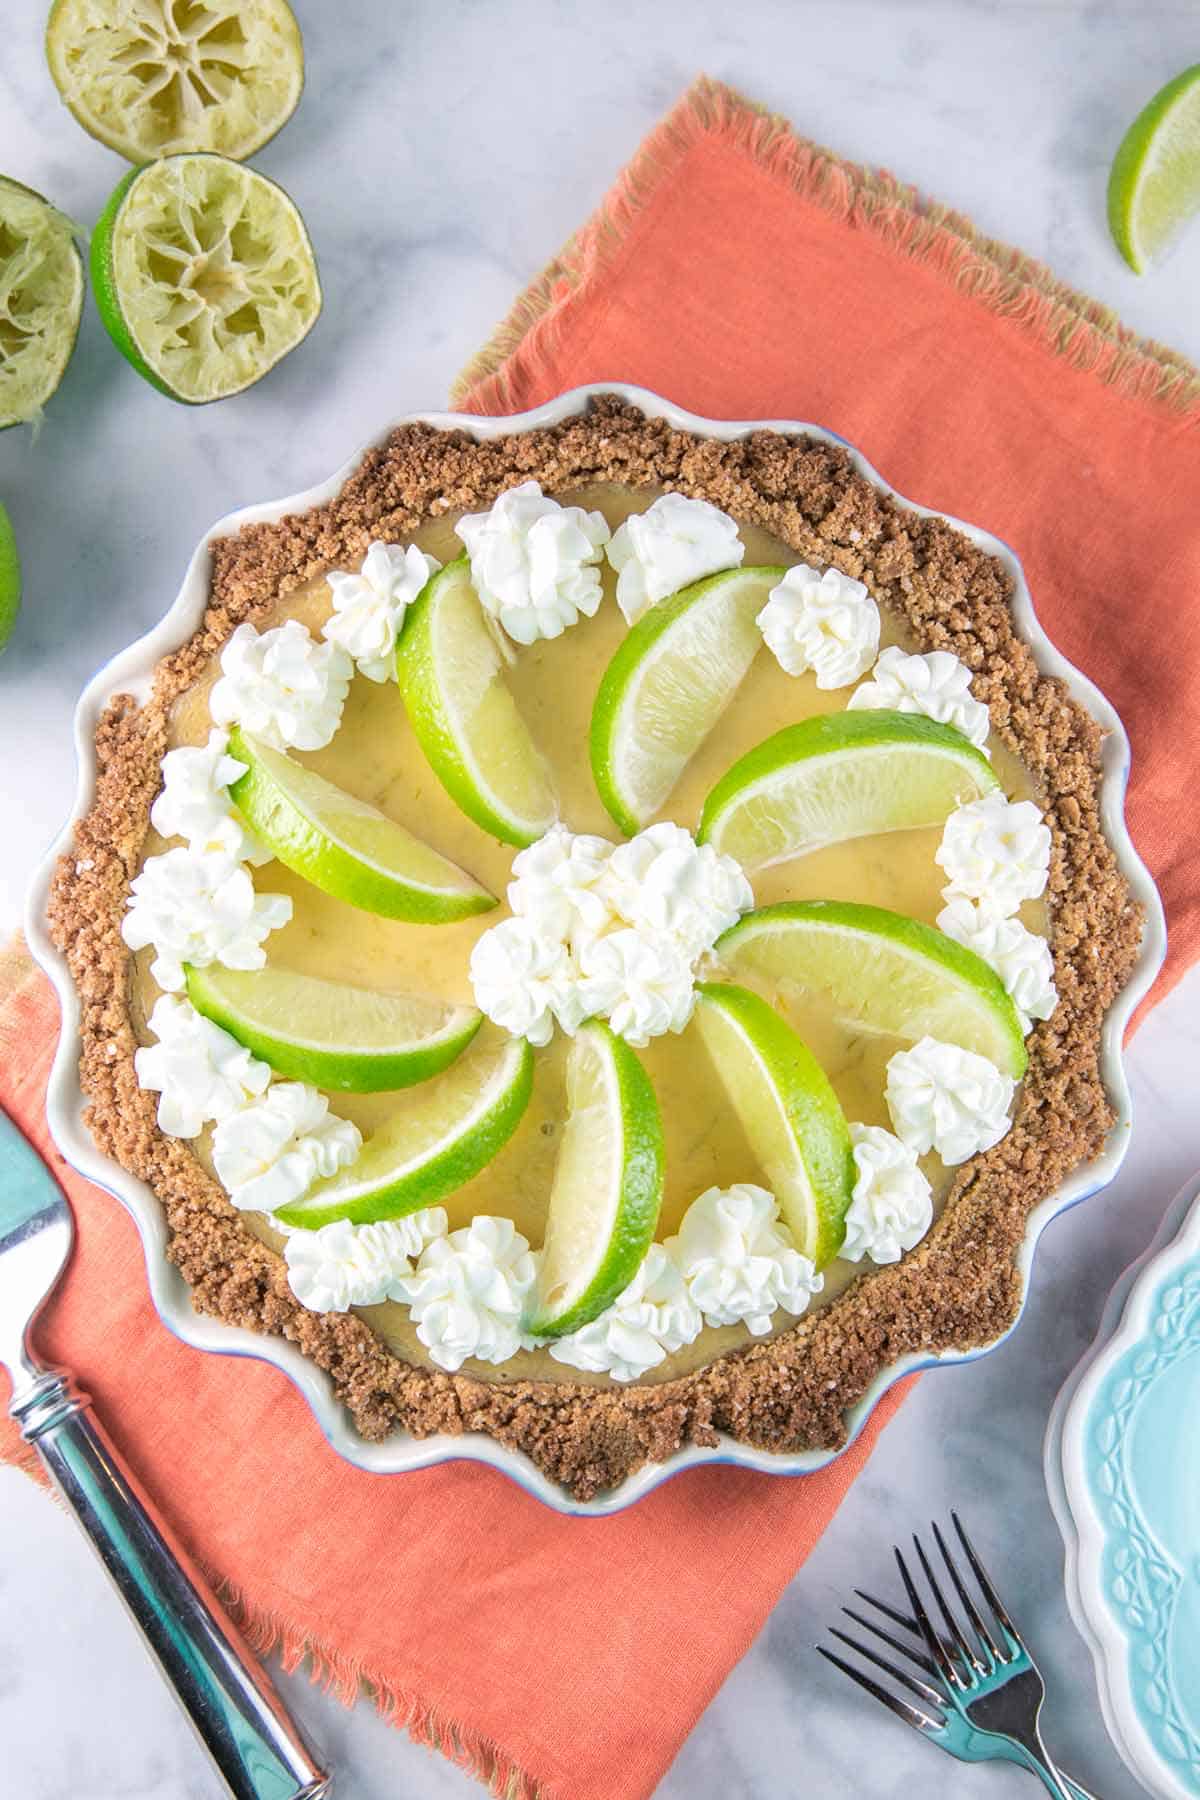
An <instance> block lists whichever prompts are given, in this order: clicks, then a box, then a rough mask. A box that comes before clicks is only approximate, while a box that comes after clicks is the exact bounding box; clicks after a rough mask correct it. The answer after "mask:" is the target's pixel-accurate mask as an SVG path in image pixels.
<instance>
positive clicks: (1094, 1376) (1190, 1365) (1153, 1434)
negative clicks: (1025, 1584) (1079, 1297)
mask: <svg viewBox="0 0 1200 1800" xmlns="http://www.w3.org/2000/svg"><path fill="white" fill-rule="evenodd" d="M1046 1476H1047V1483H1048V1485H1049V1489H1050V1499H1051V1503H1052V1505H1053V1507H1054V1511H1055V1514H1056V1516H1057V1518H1058V1523H1059V1527H1060V1529H1061V1531H1062V1534H1063V1539H1064V1541H1065V1543H1066V1548H1067V1600H1068V1603H1069V1605H1070V1608H1071V1613H1072V1616H1073V1618H1074V1620H1075V1623H1076V1625H1077V1626H1078V1628H1079V1630H1080V1632H1081V1633H1082V1635H1083V1637H1084V1638H1085V1639H1086V1641H1087V1644H1088V1647H1089V1648H1090V1650H1091V1652H1092V1657H1093V1659H1094V1661H1095V1664H1096V1676H1097V1681H1098V1684H1099V1689H1100V1703H1101V1707H1102V1709H1103V1712H1104V1719H1105V1723H1106V1725H1107V1726H1108V1730H1109V1734H1110V1736H1111V1737H1112V1739H1113V1742H1114V1743H1115V1744H1116V1746H1117V1749H1118V1750H1119V1751H1120V1753H1121V1755H1122V1756H1123V1757H1124V1759H1125V1761H1126V1762H1127V1763H1128V1765H1129V1767H1130V1769H1131V1770H1132V1771H1133V1773H1134V1774H1135V1775H1136V1776H1137V1778H1138V1780H1139V1781H1140V1782H1141V1783H1142V1784H1143V1786H1145V1787H1146V1788H1147V1789H1148V1790H1149V1791H1150V1792H1151V1793H1152V1794H1155V1795H1159V1796H1161V1800H1196V1796H1200V1177H1198V1178H1196V1179H1195V1180H1193V1181H1191V1182H1189V1184H1188V1186H1187V1187H1186V1188H1185V1189H1184V1191H1183V1193H1182V1194H1180V1195H1179V1196H1178V1198H1177V1199H1176V1200H1175V1202H1174V1203H1173V1205H1172V1206H1171V1207H1170V1208H1169V1209H1168V1213H1167V1217H1166V1219H1165V1220H1164V1222H1163V1226H1162V1229H1161V1230H1160V1232H1159V1234H1158V1237H1157V1238H1156V1239H1155V1242H1154V1243H1153V1244H1152V1245H1151V1247H1150V1249H1149V1250H1148V1251H1147V1252H1146V1254H1145V1256H1143V1257H1142V1258H1141V1259H1140V1260H1139V1261H1138V1262H1136V1263H1135V1264H1134V1265H1133V1267H1132V1269H1130V1270H1128V1271H1127V1272H1126V1274H1125V1275H1123V1276H1122V1278H1121V1280H1120V1281H1119V1282H1118V1283H1117V1285H1116V1287H1115V1288H1114V1290H1113V1292H1112V1295H1111V1296H1110V1298H1109V1302H1108V1306H1107V1308H1106V1310H1105V1314H1104V1318H1103V1320H1102V1322H1101V1326H1100V1332H1099V1335H1098V1336H1097V1339H1096V1343H1095V1344H1094V1345H1093V1347H1092V1349H1091V1350H1090V1351H1089V1353H1088V1355H1087V1356H1086V1357H1085V1358H1084V1360H1083V1362H1082V1363H1081V1364H1080V1366H1079V1368H1078V1369H1077V1370H1076V1371H1075V1373H1074V1374H1073V1375H1072V1376H1071V1378H1070V1380H1069V1381H1068V1382H1067V1384H1066V1386H1065V1387H1064V1389H1063V1391H1062V1393H1061V1394H1060V1395H1059V1397H1058V1400H1057V1402H1056V1403H1055V1407H1054V1412H1053V1413H1052V1415H1051V1419H1050V1427H1049V1430H1048V1432H1047V1437H1046Z"/></svg>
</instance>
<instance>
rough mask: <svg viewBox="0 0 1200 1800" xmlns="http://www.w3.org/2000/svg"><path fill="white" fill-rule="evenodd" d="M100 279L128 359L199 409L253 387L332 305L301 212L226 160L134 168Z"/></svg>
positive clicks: (100, 229) (104, 234) (108, 215)
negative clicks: (326, 302) (325, 299)
mask: <svg viewBox="0 0 1200 1800" xmlns="http://www.w3.org/2000/svg"><path fill="white" fill-rule="evenodd" d="M92 285H93V287H94V288H95V290H96V305H97V306H98V307H99V309H100V317H101V318H102V319H103V321H104V324H105V326H106V328H107V330H108V334H109V336H110V337H111V338H112V340H113V342H114V343H115V344H116V346H117V348H118V350H120V352H121V354H122V355H123V356H124V357H125V358H126V359H127V361H129V362H131V363H132V364H133V366H134V368H135V369H136V370H137V371H138V373H139V375H144V376H145V378H146V380H147V381H149V382H152V383H153V385H154V386H155V387H156V388H158V389H160V391H161V392H162V393H164V394H169V395H170V396H171V398H172V399H173V400H183V401H185V402H186V403H187V404H188V405H192V406H199V405H202V404H203V403H204V402H206V401H208V400H224V399H226V398H227V397H228V396H229V395H230V394H240V393H241V392H242V390H243V389H244V388H248V387H252V386H253V384H254V383H255V382H256V381H259V380H261V378H262V377H263V376H264V375H265V374H266V373H267V370H268V369H272V368H274V366H275V364H276V363H277V362H279V360H280V359H281V358H282V357H284V356H286V355H287V353H288V351H289V350H294V349H295V347H296V345H297V344H298V343H300V341H301V339H302V338H304V337H306V336H307V335H308V333H309V332H310V331H311V330H312V327H313V325H314V324H315V323H316V320H317V315H318V314H319V312H320V310H321V285H320V282H319V281H318V279H317V264H316V258H315V257H314V255H313V248H312V244H311V243H310V242H309V236H308V232H307V231H306V229H305V226H304V220H303V219H302V218H301V217H300V213H299V210H298V209H297V207H296V206H295V205H294V204H293V202H292V201H291V200H290V199H289V198H288V196H287V195H286V194H285V193H284V191H283V189H282V188H281V187H277V186H276V185H275V183H274V182H273V181H268V180H267V178H266V176H265V175H259V174H257V173H256V172H255V171H254V170H253V169H245V168H243V167H242V166H241V164H240V163H235V162H231V161H229V159H228V158H227V157H224V156H212V155H183V156H168V157H164V158H163V160H162V161H161V162H155V163H150V164H148V165H147V166H146V168H144V169H133V170H131V171H130V173H129V174H128V175H127V176H126V177H125V179H124V180H123V181H122V182H120V183H119V185H118V186H117V188H116V189H115V191H114V192H113V194H112V196H111V198H110V199H109V202H108V205H107V206H106V207H105V209H104V211H103V213H102V214H101V215H100V220H99V222H98V224H97V226H96V229H95V231H94V232H93V233H92Z"/></svg>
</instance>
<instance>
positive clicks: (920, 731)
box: [698, 711, 1000, 870]
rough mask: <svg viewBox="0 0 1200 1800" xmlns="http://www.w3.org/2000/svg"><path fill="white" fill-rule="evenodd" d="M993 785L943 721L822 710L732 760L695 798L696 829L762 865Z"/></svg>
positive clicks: (935, 819) (945, 809) (890, 827)
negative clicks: (704, 794) (703, 796)
mask: <svg viewBox="0 0 1200 1800" xmlns="http://www.w3.org/2000/svg"><path fill="white" fill-rule="evenodd" d="M999 785H1000V784H999V782H998V781H997V780H996V777H995V776H994V775H993V773H992V770H991V766H990V764H989V763H988V760H987V758H986V757H985V756H984V755H983V754H982V753H981V752H980V751H979V750H976V748H975V747H974V745H973V744H971V743H969V742H968V741H967V739H966V738H965V737H963V735H962V733H961V732H959V731H955V730H954V729H953V727H952V726H949V725H938V724H936V723H935V722H934V720H932V719H926V718H924V717H923V716H922V715H920V714H919V713H899V712H883V711H880V712H844V713H827V714H823V715H822V716H821V717H819V718H815V719H805V720H803V721H802V723H801V724H799V725H787V726H785V727H784V729H783V730H782V731H777V732H776V733H775V735H774V737H769V738H768V739H767V740H766V742H765V743H762V744H758V745H757V746H756V747H755V748H754V749H753V750H750V751H748V752H747V754H746V755H745V756H743V757H742V758H741V759H740V761H738V762H735V763H734V765H733V767H732V769H730V770H729V771H728V773H727V774H725V775H723V776H722V777H721V779H720V781H718V783H717V785H716V787H714V788H713V790H712V792H711V793H710V794H709V796H708V799H707V800H706V801H705V802H704V810H703V812H702V814H701V816H700V830H699V833H698V836H699V840H700V842H701V843H709V844H712V845H713V846H714V848H715V849H717V850H720V851H723V852H724V853H725V854H726V855H728V856H734V857H736V858H737V860H738V862H740V863H741V865H742V867H743V868H744V869H746V870H752V869H764V868H767V867H768V866H769V865H770V864H771V863H778V862H784V861H786V859H787V858H788V857H790V856H803V855H804V854H805V852H806V851H809V850H819V849H820V848H821V847H822V845H824V844H837V843H840V842H841V841H842V840H843V839H844V838H854V837H868V836H870V835H871V834H872V833H874V832H880V831H908V830H911V829H913V828H914V827H915V826H918V825H936V824H939V823H940V822H941V820H943V819H944V818H946V817H947V816H948V814H950V813H952V812H953V811H954V809H955V807H957V806H961V805H962V804H963V803H964V801H967V800H977V799H978V798H979V796H980V795H981V794H986V793H990V792H991V791H992V789H994V788H998V787H999Z"/></svg>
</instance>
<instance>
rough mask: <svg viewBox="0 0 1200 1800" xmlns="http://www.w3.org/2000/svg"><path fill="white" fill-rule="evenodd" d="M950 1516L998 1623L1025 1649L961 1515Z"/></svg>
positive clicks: (973, 1572) (954, 1513)
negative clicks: (963, 1523) (968, 1534)
mask: <svg viewBox="0 0 1200 1800" xmlns="http://www.w3.org/2000/svg"><path fill="white" fill-rule="evenodd" d="M950 1517H951V1518H952V1519H953V1521H954V1529H955V1531H957V1533H958V1541H959V1543H960V1544H961V1545H962V1547H963V1550H964V1551H965V1553H966V1558H967V1561H968V1562H969V1563H970V1565H971V1572H972V1574H973V1575H974V1577H975V1579H976V1581H977V1582H978V1583H979V1587H980V1591H981V1593H982V1594H983V1597H984V1599H985V1600H986V1601H987V1603H988V1605H989V1606H990V1607H991V1609H992V1611H993V1613H994V1614H995V1616H996V1623H997V1624H998V1625H999V1626H1000V1628H1001V1630H1002V1631H1006V1632H1007V1633H1008V1634H1009V1636H1010V1637H1011V1638H1012V1639H1013V1641H1014V1642H1015V1643H1016V1645H1017V1646H1018V1648H1019V1649H1022V1650H1023V1649H1024V1648H1025V1646H1024V1644H1023V1643H1022V1642H1021V1634H1020V1632H1019V1631H1018V1630H1017V1628H1016V1626H1015V1625H1014V1624H1013V1622H1012V1620H1011V1619H1010V1618H1009V1616H1008V1611H1007V1608H1006V1607H1005V1605H1004V1602H1003V1601H1002V1600H1001V1598H1000V1596H999V1594H998V1593H997V1592H996V1590H995V1588H994V1587H993V1586H992V1580H991V1577H990V1575H989V1574H988V1572H987V1570H986V1569H985V1568H984V1566H983V1564H982V1563H981V1562H980V1560H979V1558H978V1556H977V1555H976V1554H975V1549H974V1546H973V1545H972V1543H971V1540H970V1538H969V1537H968V1536H967V1534H966V1532H965V1531H964V1530H963V1527H962V1520H961V1519H960V1518H959V1516H958V1514H957V1513H956V1512H952V1513H951V1514H950Z"/></svg>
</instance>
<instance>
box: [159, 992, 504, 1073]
mask: <svg viewBox="0 0 1200 1800" xmlns="http://www.w3.org/2000/svg"><path fill="white" fill-rule="evenodd" d="M187 991H188V998H189V1000H190V1001H191V1003H192V1005H193V1006H194V1007H195V1008H196V1010H197V1011H198V1012H202V1013H203V1014H204V1016H205V1017H206V1018H208V1019H211V1020H212V1021H213V1022H214V1024H217V1025H221V1026H223V1027H224V1029H225V1030H226V1031H228V1032H229V1033H230V1035H231V1036H232V1037H235V1038H236V1039H237V1041H238V1043H239V1044H244V1045H245V1046H246V1049H247V1050H251V1051H253V1053H254V1055H255V1056H260V1057H261V1058H262V1059H263V1061H264V1062H267V1063H270V1065H271V1067H272V1069H274V1071H275V1073H276V1074H277V1075H287V1076H289V1077H290V1078H291V1079H292V1080H293V1081H311V1082H312V1084H313V1086H314V1087H319V1088H334V1089H336V1090H337V1091H338V1092H340V1093H346V1094H377V1093H382V1092H384V1091H385V1090H387V1089H390V1088H402V1087H411V1086H412V1085H413V1084H414V1083H415V1082H418V1081H427V1080H428V1079H429V1077H430V1076H431V1075H438V1074H440V1073H441V1071H442V1070H443V1069H444V1068H446V1067H448V1065H449V1064H450V1063H452V1062H453V1061H454V1059H455V1057H456V1056H458V1055H459V1054H460V1052H461V1051H463V1050H465V1049H466V1047H467V1045H468V1044H469V1043H470V1041H471V1039H472V1038H473V1037H474V1036H475V1033H476V1032H477V1031H478V1029H479V1026H480V1024H481V1022H482V1019H483V1014H482V1013H479V1012H476V1010H475V1008H474V1007H472V1006H454V1005H451V1004H449V1003H446V1002H443V1001H439V1000H426V999H419V998H417V997H416V996H415V995H411V994H389V993H379V992H376V991H375V990H373V989H369V988H359V987H348V986H346V985H344V984H343V983H341V982H338V981H323V980H320V979H319V978H318V977H317V976H315V975H300V974H297V973H296V972H295V971H294V970H292V969H272V968H266V969H254V970H243V969H226V968H223V967H222V966H221V965H220V964H219V963H213V964H212V965H211V966H210V967H209V968H207V969H194V968H189V969H188V970H187Z"/></svg>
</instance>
